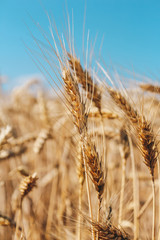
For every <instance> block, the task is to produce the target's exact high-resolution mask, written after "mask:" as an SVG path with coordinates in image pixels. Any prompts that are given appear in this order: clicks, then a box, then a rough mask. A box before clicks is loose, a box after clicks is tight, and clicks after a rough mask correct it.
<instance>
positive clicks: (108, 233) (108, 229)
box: [91, 222, 131, 240]
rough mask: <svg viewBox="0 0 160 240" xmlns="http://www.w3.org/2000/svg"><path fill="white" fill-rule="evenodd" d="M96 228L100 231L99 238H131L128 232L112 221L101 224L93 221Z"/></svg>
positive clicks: (117, 239)
mask: <svg viewBox="0 0 160 240" xmlns="http://www.w3.org/2000/svg"><path fill="white" fill-rule="evenodd" d="M91 224H92V225H93V226H94V228H95V230H96V231H97V232H98V237H99V238H98V239H99V240H111V239H114V240H130V239H131V238H130V237H129V235H128V234H126V233H125V232H123V231H121V230H120V229H118V228H116V227H115V226H113V225H112V224H111V223H110V222H109V223H105V224H103V225H102V224H100V223H97V222H91Z"/></svg>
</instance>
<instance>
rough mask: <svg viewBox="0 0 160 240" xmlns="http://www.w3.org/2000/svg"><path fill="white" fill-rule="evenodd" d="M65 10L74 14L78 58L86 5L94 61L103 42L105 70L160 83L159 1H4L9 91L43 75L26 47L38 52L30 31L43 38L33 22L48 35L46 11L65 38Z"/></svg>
mask: <svg viewBox="0 0 160 240" xmlns="http://www.w3.org/2000/svg"><path fill="white" fill-rule="evenodd" d="M66 5H67V8H68V12H69V14H70V17H71V16H72V10H73V16H74V28H75V45H76V50H77V55H82V38H83V37H82V36H83V22H84V12H85V6H86V19H85V29H86V32H87V30H88V29H89V31H90V42H91V41H92V42H93V41H94V39H95V37H96V35H97V36H98V37H97V42H96V47H95V49H96V50H95V53H96V56H98V51H99V48H100V45H101V42H102V39H103V47H102V51H101V55H102V57H103V59H104V62H105V63H106V66H108V65H109V64H112V65H113V66H114V67H115V68H119V67H125V68H127V69H129V70H130V71H134V72H138V73H141V74H146V75H149V76H151V77H152V78H156V80H159V75H160V1H158V0H157V1H156V0H85V1H84V0H66V1H65V0H13V1H12V0H0V75H6V76H8V79H9V84H10V85H11V86H14V85H16V83H17V81H18V80H17V79H18V78H19V77H21V76H25V75H33V74H38V73H39V69H38V68H37V67H36V66H35V64H34V63H33V61H32V60H31V57H30V56H29V55H28V54H27V52H26V47H25V44H27V46H28V47H30V48H32V49H33V50H35V49H36V47H35V46H34V44H33V39H32V37H31V35H30V33H29V31H28V28H29V29H30V30H31V32H32V33H34V35H35V36H36V37H37V38H38V39H41V37H42V36H41V33H40V32H39V31H38V29H37V28H36V26H35V24H34V23H33V21H32V19H31V17H32V18H33V19H34V21H35V22H36V23H39V24H40V25H41V26H42V28H43V29H44V30H45V31H46V32H48V34H50V33H49V21H48V18H47V16H46V13H45V11H47V12H48V14H49V15H50V16H51V18H52V17H53V18H54V20H55V23H56V26H57V29H58V31H59V33H60V34H61V32H63V31H66V29H65V20H64V19H65V17H64V16H66ZM27 26H28V28H27ZM85 39H86V36H85ZM43 41H44V40H43ZM44 42H45V41H44ZM85 42H86V41H85ZM24 43H25V44H24Z"/></svg>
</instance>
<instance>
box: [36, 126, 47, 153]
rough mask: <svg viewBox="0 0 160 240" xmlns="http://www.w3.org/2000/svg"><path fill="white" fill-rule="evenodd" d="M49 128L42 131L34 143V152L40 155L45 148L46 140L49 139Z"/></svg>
mask: <svg viewBox="0 0 160 240" xmlns="http://www.w3.org/2000/svg"><path fill="white" fill-rule="evenodd" d="M49 131H50V130H49V128H45V129H42V130H41V131H40V133H39V135H38V137H37V139H36V141H35V143H34V146H33V151H34V152H35V153H37V154H38V153H40V151H41V150H42V149H43V146H44V144H45V142H46V140H47V139H48V138H49Z"/></svg>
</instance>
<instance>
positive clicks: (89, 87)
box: [68, 53, 101, 113]
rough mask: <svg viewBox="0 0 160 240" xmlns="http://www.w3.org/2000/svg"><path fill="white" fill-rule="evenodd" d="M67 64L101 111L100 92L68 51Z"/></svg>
mask: <svg viewBox="0 0 160 240" xmlns="http://www.w3.org/2000/svg"><path fill="white" fill-rule="evenodd" d="M68 57H69V60H68V61H69V64H70V67H71V69H72V70H73V72H74V74H75V76H76V78H77V80H78V82H79V83H80V84H81V85H82V87H83V89H84V90H85V91H86V92H87V93H88V95H87V96H88V98H89V99H90V100H93V102H94V103H95V106H96V107H97V108H98V110H99V112H100V113H101V93H100V90H99V88H98V86H97V84H96V83H94V82H93V80H92V78H91V76H90V74H89V72H87V71H86V70H83V68H82V66H81V64H80V61H79V60H78V59H77V58H74V57H73V56H72V55H71V54H69V53H68Z"/></svg>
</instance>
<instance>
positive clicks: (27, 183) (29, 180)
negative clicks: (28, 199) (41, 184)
mask: <svg viewBox="0 0 160 240" xmlns="http://www.w3.org/2000/svg"><path fill="white" fill-rule="evenodd" d="M37 180H38V177H37V173H33V174H32V175H30V176H27V177H25V178H24V179H23V180H22V181H21V183H20V186H19V190H20V193H21V200H23V198H24V197H25V196H26V195H27V194H28V193H29V192H31V191H32V189H33V188H34V187H36V186H37V185H36V182H37Z"/></svg>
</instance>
